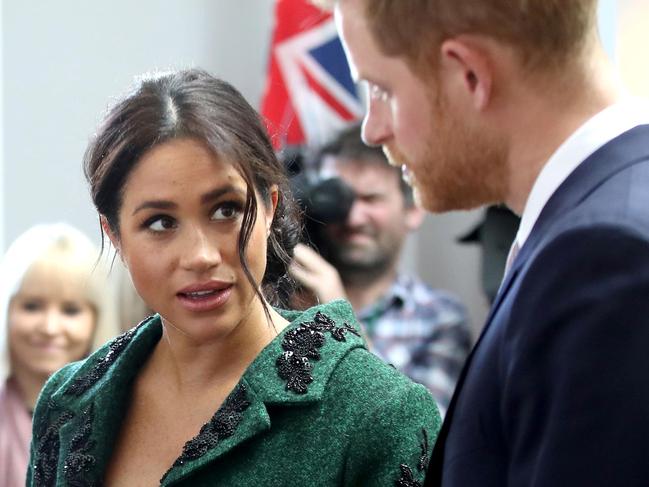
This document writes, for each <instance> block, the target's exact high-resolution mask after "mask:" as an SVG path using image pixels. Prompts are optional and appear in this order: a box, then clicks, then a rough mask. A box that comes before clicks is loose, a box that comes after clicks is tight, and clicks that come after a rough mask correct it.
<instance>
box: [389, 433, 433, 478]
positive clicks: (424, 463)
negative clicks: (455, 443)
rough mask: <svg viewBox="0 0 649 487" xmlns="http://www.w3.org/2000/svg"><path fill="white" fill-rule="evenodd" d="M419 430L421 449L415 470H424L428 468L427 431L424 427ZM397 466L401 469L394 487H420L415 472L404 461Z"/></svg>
mask: <svg viewBox="0 0 649 487" xmlns="http://www.w3.org/2000/svg"><path fill="white" fill-rule="evenodd" d="M421 432H422V435H423V437H424V438H423V440H422V442H421V444H420V445H419V448H420V449H421V455H420V456H419V462H418V464H417V470H419V471H420V472H424V471H425V470H426V469H427V468H428V461H429V455H428V449H429V444H428V432H427V431H426V430H425V429H424V428H422V429H421ZM399 468H400V469H401V478H400V479H399V480H397V481H396V482H395V483H394V485H395V486H396V487H421V482H419V481H418V480H417V479H415V474H414V472H413V471H412V468H410V466H408V465H406V464H405V463H402V464H401V465H399Z"/></svg>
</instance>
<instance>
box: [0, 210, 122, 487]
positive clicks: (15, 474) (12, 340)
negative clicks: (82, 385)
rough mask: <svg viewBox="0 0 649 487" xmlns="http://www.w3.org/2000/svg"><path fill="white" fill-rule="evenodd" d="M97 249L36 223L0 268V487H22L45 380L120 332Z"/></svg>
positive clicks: (64, 229) (70, 232)
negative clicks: (33, 417) (36, 407)
mask: <svg viewBox="0 0 649 487" xmlns="http://www.w3.org/2000/svg"><path fill="white" fill-rule="evenodd" d="M98 255H99V251H98V249H97V248H96V247H95V245H93V243H92V242H91V241H90V240H89V239H88V238H87V237H86V236H85V235H84V234H82V233H81V232H80V231H78V230H76V229H75V228H73V227H71V226H69V225H67V224H62V223H59V224H47V225H37V226H34V227H32V228H30V229H29V230H27V231H26V232H25V233H23V234H22V235H21V236H20V237H18V238H17V239H16V240H15V241H14V242H13V244H12V245H11V246H10V247H9V249H8V250H7V252H6V254H5V255H4V257H3V259H2V261H1V262H0V486H2V487H14V486H22V485H25V475H26V471H27V463H28V460H29V442H30V440H31V435H32V430H31V422H32V411H33V409H34V405H35V403H36V399H37V397H38V394H39V392H40V390H41V388H42V386H43V385H44V384H45V381H46V380H47V378H48V377H49V376H50V375H51V374H52V373H53V372H55V371H56V370H57V369H59V368H61V367H62V366H64V365H65V364H67V363H69V362H72V361H75V360H79V359H82V358H84V357H86V356H87V355H88V354H89V353H90V352H91V351H93V350H95V349H96V348H98V347H99V346H100V345H101V344H103V343H104V342H106V341H107V340H108V339H110V338H112V337H113V336H115V335H116V334H117V333H118V324H117V321H116V320H115V310H114V301H113V299H112V293H111V291H110V288H109V286H108V285H107V272H106V270H105V269H104V268H103V266H101V265H100V264H98V263H97V258H98Z"/></svg>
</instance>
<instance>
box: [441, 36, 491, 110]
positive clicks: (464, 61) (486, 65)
mask: <svg viewBox="0 0 649 487" xmlns="http://www.w3.org/2000/svg"><path fill="white" fill-rule="evenodd" d="M489 54H490V51H489V46H488V43H487V41H486V40H485V39H484V38H482V37H480V36H470V35H461V36H457V37H453V38H450V39H447V40H445V41H444V42H443V43H442V45H441V46H440V55H441V65H442V67H443V68H445V69H444V72H445V74H446V79H447V81H450V82H451V83H452V84H453V87H454V88H455V89H456V91H455V93H458V91H459V93H461V94H462V95H465V96H467V97H468V101H469V103H470V104H471V105H472V106H473V108H474V109H476V110H478V111H482V110H484V109H485V108H486V107H487V105H488V104H489V102H490V100H491V96H492V87H493V81H494V73H493V66H492V64H491V62H490V57H489Z"/></svg>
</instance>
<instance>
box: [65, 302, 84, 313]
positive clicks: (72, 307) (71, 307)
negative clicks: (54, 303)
mask: <svg viewBox="0 0 649 487" xmlns="http://www.w3.org/2000/svg"><path fill="white" fill-rule="evenodd" d="M61 311H62V312H63V314H65V315H68V316H76V315H78V314H79V313H81V306H79V305H78V304H75V303H65V304H64V305H63V306H62V307H61Z"/></svg>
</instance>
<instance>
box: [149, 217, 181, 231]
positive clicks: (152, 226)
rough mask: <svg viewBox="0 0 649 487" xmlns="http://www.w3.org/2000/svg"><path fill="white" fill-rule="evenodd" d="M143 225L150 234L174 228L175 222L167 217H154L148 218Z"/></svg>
mask: <svg viewBox="0 0 649 487" xmlns="http://www.w3.org/2000/svg"><path fill="white" fill-rule="evenodd" d="M144 225H145V226H146V228H147V229H149V230H151V231H152V232H164V231H166V230H171V229H173V228H175V222H174V220H173V218H170V217H168V216H155V217H153V218H149V219H148V220H147V221H146V222H145V224H144Z"/></svg>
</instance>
